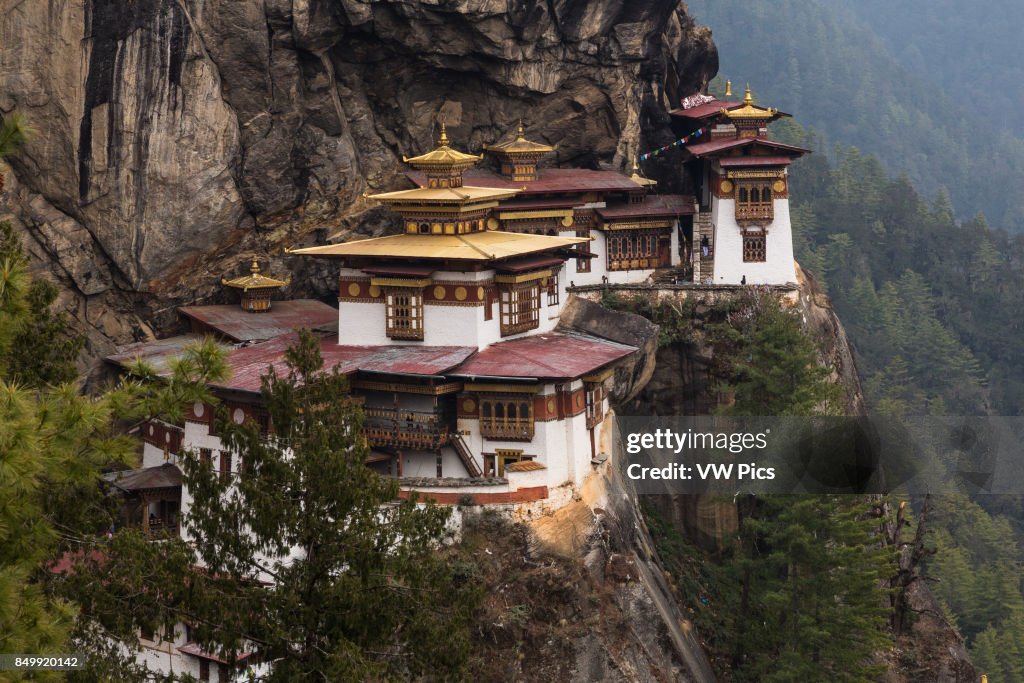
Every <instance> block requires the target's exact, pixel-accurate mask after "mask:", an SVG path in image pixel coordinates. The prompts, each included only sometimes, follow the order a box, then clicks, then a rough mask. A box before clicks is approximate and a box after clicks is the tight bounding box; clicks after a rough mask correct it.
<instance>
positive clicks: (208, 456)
mask: <svg viewBox="0 0 1024 683" xmlns="http://www.w3.org/2000/svg"><path fill="white" fill-rule="evenodd" d="M199 462H200V463H202V464H203V466H205V467H212V466H213V451H212V450H211V449H209V448H200V449H199Z"/></svg>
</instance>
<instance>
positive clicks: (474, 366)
mask: <svg viewBox="0 0 1024 683" xmlns="http://www.w3.org/2000/svg"><path fill="white" fill-rule="evenodd" d="M635 351H636V347H634V346H626V345H625V344H618V343H616V342H611V341H607V340H605V339H598V338H597V337H589V336H585V335H580V334H563V333H558V332H549V333H547V334H535V335H531V336H529V337H523V338H521V339H513V340H512V341H505V342H498V343H497V344H492V345H491V346H489V347H487V348H486V349H484V350H483V351H481V352H480V353H478V354H476V355H475V356H473V357H472V358H470V359H469V360H468V361H466V362H465V363H463V364H462V365H460V366H459V367H458V368H457V369H456V370H454V371H452V372H451V373H449V374H452V375H456V376H461V377H496V378H515V379H535V378H536V379H574V378H576V377H581V376H583V375H585V374H587V373H589V372H593V371H595V370H598V369H600V368H602V367H604V366H605V365H608V364H609V363H612V362H614V361H617V360H619V359H620V358H625V357H626V356H628V355H630V354H632V353H634V352H635Z"/></svg>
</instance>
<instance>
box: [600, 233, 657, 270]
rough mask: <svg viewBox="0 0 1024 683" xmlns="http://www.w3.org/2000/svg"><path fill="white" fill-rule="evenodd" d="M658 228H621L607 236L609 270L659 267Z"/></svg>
mask: <svg viewBox="0 0 1024 683" xmlns="http://www.w3.org/2000/svg"><path fill="white" fill-rule="evenodd" d="M661 234H662V233H661V232H659V231H657V230H621V231H616V232H613V233H611V234H609V235H608V237H607V238H605V245H606V251H607V255H606V257H607V262H608V270H609V271H613V270H653V269H655V268H657V267H658V238H659V237H660V236H661Z"/></svg>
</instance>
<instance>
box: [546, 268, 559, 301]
mask: <svg viewBox="0 0 1024 683" xmlns="http://www.w3.org/2000/svg"><path fill="white" fill-rule="evenodd" d="M546 285H547V290H548V306H557V305H558V273H553V274H552V275H551V277H549V278H548V281H547V283H546Z"/></svg>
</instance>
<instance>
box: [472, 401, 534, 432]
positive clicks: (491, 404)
mask: <svg viewBox="0 0 1024 683" xmlns="http://www.w3.org/2000/svg"><path fill="white" fill-rule="evenodd" d="M533 433H534V423H533V403H532V401H530V400H524V399H523V397H522V396H501V395H492V396H481V397H480V434H481V435H482V436H483V437H484V438H487V439H502V440H507V441H530V440H531V439H533Z"/></svg>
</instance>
